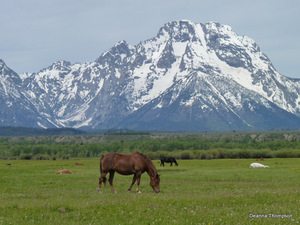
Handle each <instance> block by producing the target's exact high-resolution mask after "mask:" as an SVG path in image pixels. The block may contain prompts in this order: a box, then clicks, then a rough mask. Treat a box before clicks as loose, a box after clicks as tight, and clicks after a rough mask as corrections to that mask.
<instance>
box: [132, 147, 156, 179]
mask: <svg viewBox="0 0 300 225" xmlns="http://www.w3.org/2000/svg"><path fill="white" fill-rule="evenodd" d="M135 153H136V154H138V155H140V156H141V157H142V158H143V159H144V160H145V162H146V164H147V166H148V168H149V173H150V174H151V175H152V176H156V175H157V171H156V168H155V166H154V164H153V162H152V161H151V160H150V159H149V157H148V156H146V155H144V154H142V153H140V152H135Z"/></svg>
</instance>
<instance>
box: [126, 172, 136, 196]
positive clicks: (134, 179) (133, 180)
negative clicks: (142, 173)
mask: <svg viewBox="0 0 300 225" xmlns="http://www.w3.org/2000/svg"><path fill="white" fill-rule="evenodd" d="M135 181H136V174H134V175H133V179H132V182H131V184H130V186H129V187H128V189H127V191H128V192H130V191H131V188H132V186H133V185H134V183H135Z"/></svg>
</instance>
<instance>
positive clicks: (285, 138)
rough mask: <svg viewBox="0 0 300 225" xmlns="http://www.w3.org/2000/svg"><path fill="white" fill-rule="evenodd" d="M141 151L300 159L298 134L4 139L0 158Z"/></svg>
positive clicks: (198, 156)
mask: <svg viewBox="0 0 300 225" xmlns="http://www.w3.org/2000/svg"><path fill="white" fill-rule="evenodd" d="M134 151H140V152H143V153H145V154H146V155H148V156H149V157H151V158H152V159H158V158H159V157H162V156H173V157H176V158H177V159H218V158H273V157H279V158H290V157H300V135H299V133H267V134H266V133H258V134H254V133H231V134H228V133H225V134H222V133H215V134H131V135H129V134H124V135H121V134H110V135H107V134H106V135H96V136H93V135H84V136H50V137H2V138H0V159H58V158H64V159H68V158H69V157H100V156H101V155H102V154H106V153H109V152H119V153H130V152H134Z"/></svg>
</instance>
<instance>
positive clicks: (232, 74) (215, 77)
mask: <svg viewBox="0 0 300 225" xmlns="http://www.w3.org/2000/svg"><path fill="white" fill-rule="evenodd" d="M1 64H2V65H5V64H4V61H3V60H0V65H1ZM3 71H4V70H2V71H0V73H1V72H2V73H3ZM4 72H5V76H6V78H10V77H11V76H9V74H12V71H11V70H10V69H6V70H5V71H4ZM21 77H22V79H23V80H21V81H20V80H19V81H17V80H13V79H6V80H5V82H6V83H5V85H3V88H2V89H1V84H2V83H3V82H2V80H1V82H0V92H1V91H2V93H5V95H2V96H1V95H0V108H1V109H2V111H0V118H2V117H1V116H6V117H5V119H4V120H2V121H0V125H10V122H11V121H12V120H13V119H14V120H15V123H14V124H17V122H18V121H19V123H20V124H22V125H23V126H40V127H75V128H79V127H85V128H97V129H109V128H129V129H136V130H165V131H178V130H181V131H204V130H206V131H215V130H243V129H244V130H249V129H256V130H259V129H278V128H300V118H299V117H297V115H300V103H299V99H300V95H299V93H300V82H298V81H296V80H293V79H288V78H286V77H284V76H282V75H281V74H279V73H278V72H276V70H275V69H274V67H273V66H272V64H271V62H270V60H269V59H268V58H267V57H266V55H264V54H263V53H262V52H261V51H260V50H259V48H258V46H257V45H256V43H255V41H254V40H252V39H251V38H248V37H246V36H239V35H238V34H236V33H235V32H234V31H233V29H232V28H231V27H230V26H227V25H223V24H220V23H217V22H209V23H205V24H202V23H195V22H192V21H190V20H180V21H173V22H169V23H166V24H165V25H164V26H163V27H162V28H160V29H159V32H158V34H157V36H155V37H153V38H151V39H148V40H145V41H141V42H140V43H139V44H138V45H136V46H131V45H129V44H128V43H127V42H126V41H124V40H122V41H119V42H117V43H116V44H115V45H114V46H113V47H112V48H110V49H109V50H108V51H106V52H104V53H103V54H101V55H100V57H99V58H97V59H96V60H95V62H94V63H83V64H80V63H77V64H73V65H71V63H70V62H67V61H63V60H62V61H57V62H55V63H53V64H52V65H51V66H49V67H48V68H46V69H44V70H42V71H40V72H38V73H34V74H26V75H23V76H21ZM3 81H4V79H3ZM15 86H16V87H18V88H17V89H18V90H20V93H19V96H26V98H24V100H26V101H27V102H26V104H25V103H24V104H23V106H24V107H23V108H20V110H19V111H18V115H26V116H27V117H28V115H34V117H32V116H31V117H30V116H29V117H28V119H26V118H27V117H25V116H22V117H20V118H17V117H16V116H15V117H12V118H10V117H7V115H10V114H12V113H11V112H12V111H10V110H11V107H12V106H17V105H20V101H23V99H21V98H19V99H17V98H11V99H9V100H7V99H4V97H5V96H13V95H12V94H10V92H11V93H13V92H15V91H14V90H16V88H12V87H15ZM21 92H22V93H21ZM32 111H34V112H35V113H34V114H33V113H32ZM2 112H3V114H1V113H2ZM8 112H9V113H8ZM22 112H24V113H22ZM20 121H21V122H20Z"/></svg>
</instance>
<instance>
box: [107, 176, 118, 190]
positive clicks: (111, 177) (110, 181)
mask: <svg viewBox="0 0 300 225" xmlns="http://www.w3.org/2000/svg"><path fill="white" fill-rule="evenodd" d="M114 176H115V171H110V172H109V178H108V181H109V184H110V189H111V192H112V193H117V192H116V190H115V188H114V185H113V180H114Z"/></svg>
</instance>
